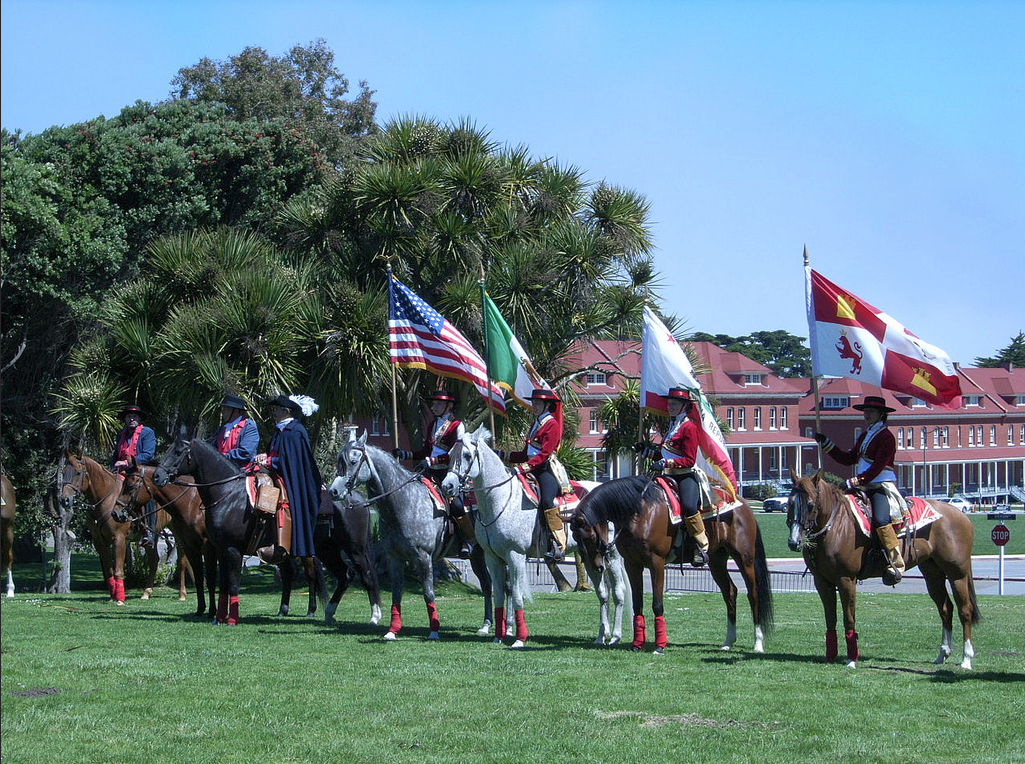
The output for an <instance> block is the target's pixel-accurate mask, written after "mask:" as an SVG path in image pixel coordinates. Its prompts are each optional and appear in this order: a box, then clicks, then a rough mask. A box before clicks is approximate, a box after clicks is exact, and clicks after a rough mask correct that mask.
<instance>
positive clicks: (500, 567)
mask: <svg viewBox="0 0 1025 764" xmlns="http://www.w3.org/2000/svg"><path fill="white" fill-rule="evenodd" d="M478 546H482V545H478ZM483 551H484V564H485V566H486V567H487V571H488V578H489V579H490V580H491V602H492V604H493V605H494V608H495V609H494V627H495V639H494V641H495V644H501V643H502V640H504V639H505V635H506V618H505V604H506V603H505V600H506V585H507V583H508V570H507V569H506V565H505V561H504V560H503V559H502V558H501V557H499V556H498V555H497V554H495V552H494V551H493V550H492V549H491V547H490V546H488V547H483ZM478 634H480V632H478ZM481 636H486V634H482V635H481Z"/></svg>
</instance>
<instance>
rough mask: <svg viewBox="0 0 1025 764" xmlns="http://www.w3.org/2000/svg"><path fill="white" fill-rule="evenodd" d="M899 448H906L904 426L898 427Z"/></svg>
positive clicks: (901, 449)
mask: <svg viewBox="0 0 1025 764" xmlns="http://www.w3.org/2000/svg"><path fill="white" fill-rule="evenodd" d="M897 449H898V450H900V451H903V450H904V428H903V427H898V428H897Z"/></svg>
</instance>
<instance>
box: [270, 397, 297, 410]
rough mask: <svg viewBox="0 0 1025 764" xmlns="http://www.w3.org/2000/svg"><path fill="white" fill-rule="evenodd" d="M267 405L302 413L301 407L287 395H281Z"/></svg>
mask: <svg viewBox="0 0 1025 764" xmlns="http://www.w3.org/2000/svg"><path fill="white" fill-rule="evenodd" d="M267 405H268V406H281V408H283V409H288V410H289V411H297V412H299V413H302V409H301V408H300V407H299V404H298V403H296V402H295V401H293V400H292V399H291V398H289V397H288V396H287V395H279V396H278V397H277V398H272V399H271V400H269V401H267Z"/></svg>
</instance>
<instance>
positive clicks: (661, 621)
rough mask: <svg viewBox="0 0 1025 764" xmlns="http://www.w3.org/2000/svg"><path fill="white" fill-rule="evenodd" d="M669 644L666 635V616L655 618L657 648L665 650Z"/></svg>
mask: <svg viewBox="0 0 1025 764" xmlns="http://www.w3.org/2000/svg"><path fill="white" fill-rule="evenodd" d="M668 644H669V636H668V635H667V634H666V618H665V616H664V615H656V616H655V647H661V648H663V649H665V646H666V645H668Z"/></svg>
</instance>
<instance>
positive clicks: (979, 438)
mask: <svg viewBox="0 0 1025 764" xmlns="http://www.w3.org/2000/svg"><path fill="white" fill-rule="evenodd" d="M975 442H976V443H977V444H978V446H979V448H982V425H981V424H980V425H979V426H978V427H976V428H975Z"/></svg>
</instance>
